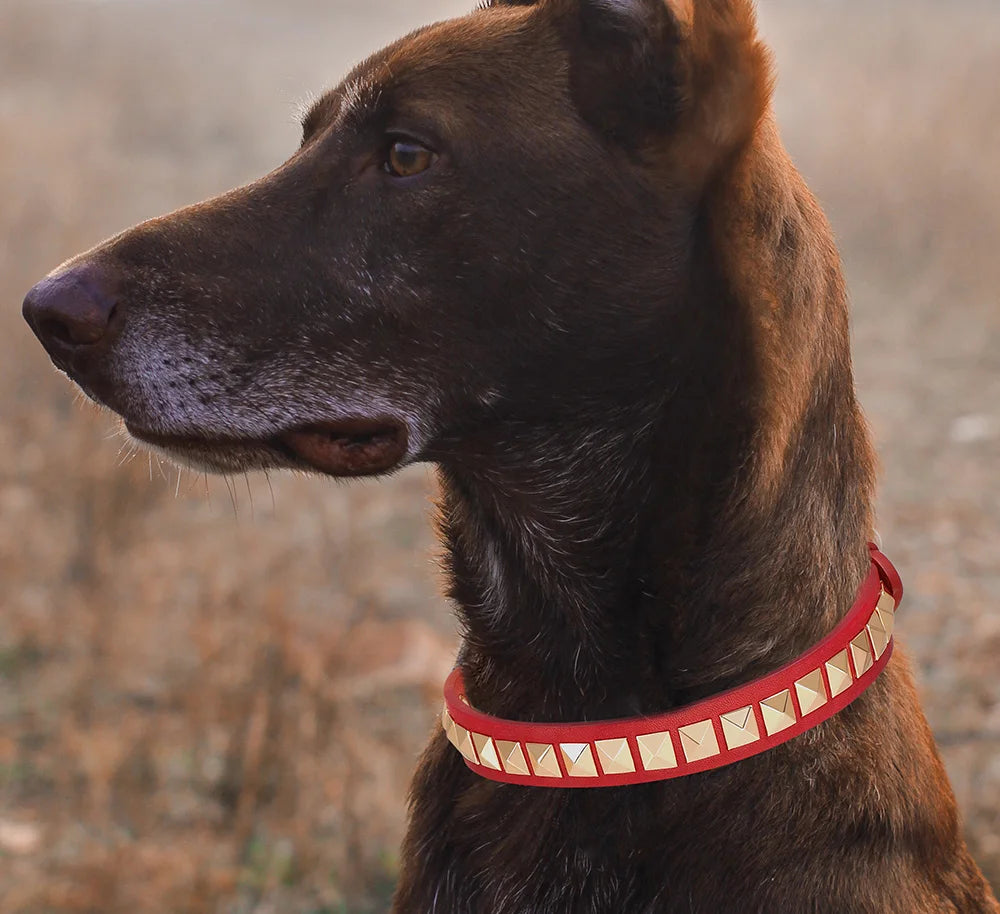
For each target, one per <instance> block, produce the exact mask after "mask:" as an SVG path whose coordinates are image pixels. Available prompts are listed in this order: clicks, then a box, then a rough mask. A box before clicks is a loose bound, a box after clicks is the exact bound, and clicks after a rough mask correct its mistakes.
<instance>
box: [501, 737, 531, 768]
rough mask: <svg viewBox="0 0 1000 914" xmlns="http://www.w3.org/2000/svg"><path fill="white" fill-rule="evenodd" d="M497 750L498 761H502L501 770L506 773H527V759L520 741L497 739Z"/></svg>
mask: <svg viewBox="0 0 1000 914" xmlns="http://www.w3.org/2000/svg"><path fill="white" fill-rule="evenodd" d="M497 751H498V752H499V753H500V761H501V762H502V763H503V770H504V771H506V772H507V774H523V775H529V774H531V772H530V771H529V770H528V761H527V759H526V758H525V757H524V750H522V749H521V744H520V743H512V742H509V741H507V740H505V739H498V740H497Z"/></svg>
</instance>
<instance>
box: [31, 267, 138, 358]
mask: <svg viewBox="0 0 1000 914" xmlns="http://www.w3.org/2000/svg"><path fill="white" fill-rule="evenodd" d="M117 312H118V296H117V294H116V292H115V289H114V284H113V282H112V281H111V278H110V277H109V276H108V275H106V273H105V272H104V271H102V270H99V269H97V268H96V267H94V266H87V265H83V266H73V267H69V268H68V269H66V270H63V271H62V272H60V273H55V274H53V275H52V276H48V277H46V278H45V279H43V280H42V281H41V282H40V283H38V285H36V286H35V287H34V288H33V289H32V290H31V291H30V292H29V293H28V294H27V296H26V297H25V299H24V305H23V308H22V313H23V314H24V319H25V320H26V321H27V322H28V324H29V325H30V326H31V329H32V330H33V331H34V332H35V335H36V336H37V337H38V338H39V339H40V340H41V342H42V344H43V345H44V346H45V348H46V349H47V350H48V351H49V353H50V354H53V355H55V354H57V353H65V352H70V351H76V350H80V349H82V348H85V347H89V346H95V345H96V344H98V343H100V342H101V341H102V340H104V339H105V338H106V337H107V336H108V334H109V332H110V330H111V327H112V325H113V323H114V319H115V317H116V314H117Z"/></svg>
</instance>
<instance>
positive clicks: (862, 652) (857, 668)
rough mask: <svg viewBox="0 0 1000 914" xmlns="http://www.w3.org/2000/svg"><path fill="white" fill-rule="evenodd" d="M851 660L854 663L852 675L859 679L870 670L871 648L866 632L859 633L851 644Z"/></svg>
mask: <svg viewBox="0 0 1000 914" xmlns="http://www.w3.org/2000/svg"><path fill="white" fill-rule="evenodd" d="M851 659H852V660H853V661H854V675H855V677H856V678H860V677H861V676H863V675H864V674H865V673H867V672H868V671H869V670H870V669H871V668H872V646H871V642H869V640H868V631H867V630H865V631H863V632H861V633H860V634H859V635H858V636H857V637H856V638H855V639H854V640H853V641H852V642H851Z"/></svg>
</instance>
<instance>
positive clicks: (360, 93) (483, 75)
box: [303, 6, 558, 131]
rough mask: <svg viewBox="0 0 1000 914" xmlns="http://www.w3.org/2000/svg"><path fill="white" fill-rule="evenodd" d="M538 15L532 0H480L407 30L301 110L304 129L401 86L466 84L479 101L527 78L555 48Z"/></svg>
mask: <svg viewBox="0 0 1000 914" xmlns="http://www.w3.org/2000/svg"><path fill="white" fill-rule="evenodd" d="M538 19H539V17H538V15H537V13H536V11H535V8H532V7H525V6H512V7H507V6H501V7H485V8H482V9H479V10H477V11H475V12H474V13H471V14H470V15H468V16H464V17H462V18H459V19H450V20H447V21H444V22H440V23H437V24H436V25H431V26H426V27H424V28H422V29H419V30H417V31H415V32H412V33H411V34H409V35H407V36H406V37H404V38H401V39H399V40H397V41H395V42H393V43H392V44H390V45H388V46H386V47H385V48H383V49H382V50H380V51H377V52H376V53H374V54H372V55H371V56H370V57H368V58H367V59H366V60H365V61H363V62H362V63H360V64H359V65H358V66H357V67H355V68H354V70H352V71H351V73H349V74H348V76H347V77H346V78H345V79H344V80H343V82H341V84H340V85H339V86H337V87H336V88H335V89H332V90H330V91H329V92H327V93H326V94H324V95H323V96H322V97H321V98H320V99H319V100H318V101H317V102H316V103H315V104H314V105H313V106H312V108H311V109H310V111H309V112H308V114H307V115H306V117H305V119H304V122H303V123H304V125H305V127H306V130H307V131H308V130H310V129H311V128H312V129H314V128H316V127H318V126H320V125H323V124H327V123H330V122H331V121H333V120H335V119H336V120H347V119H349V118H350V117H351V116H359V117H360V116H363V115H364V114H365V113H367V112H370V111H371V110H372V109H374V108H376V107H377V106H378V105H379V103H380V102H381V101H382V100H383V99H384V98H385V97H386V94H387V93H388V92H389V91H390V90H393V89H398V88H401V87H405V88H406V89H407V90H409V94H410V96H411V97H413V96H414V95H416V96H419V95H423V94H424V93H425V92H446V93H449V94H450V95H452V96H453V97H457V96H459V95H460V94H462V93H463V92H464V91H465V90H466V89H467V90H469V92H474V93H475V94H476V95H477V96H478V98H479V99H480V100H482V99H484V98H485V97H486V96H488V95H489V94H490V92H491V90H496V91H499V92H504V91H508V90H509V89H510V87H511V86H512V85H516V84H518V83H521V84H524V85H531V83H532V80H531V77H530V70H531V67H532V65H533V64H538V65H546V66H547V67H551V65H552V63H553V59H552V58H553V54H554V52H557V50H558V49H557V48H556V46H555V45H556V42H555V40H554V36H553V35H552V34H551V33H549V32H547V31H546V30H545V28H544V26H543V25H542V24H541V23H540V22H538V21H537V20H538ZM526 51H527V52H528V53H527V54H526V53H525V52H526Z"/></svg>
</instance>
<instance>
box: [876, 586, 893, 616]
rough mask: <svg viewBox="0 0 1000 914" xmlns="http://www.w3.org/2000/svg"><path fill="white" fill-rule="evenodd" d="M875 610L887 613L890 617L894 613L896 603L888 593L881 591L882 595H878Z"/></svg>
mask: <svg viewBox="0 0 1000 914" xmlns="http://www.w3.org/2000/svg"><path fill="white" fill-rule="evenodd" d="M875 608H876V609H878V610H879V611H880V612H884V613H889V615H890V616H892V615H895V613H896V601H895V600H894V599H893V596H892V594H891V593H889V591H887V590H885V589H884V588H883V589H882V593H881V594H879V598H878V603H876V604H875Z"/></svg>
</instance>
